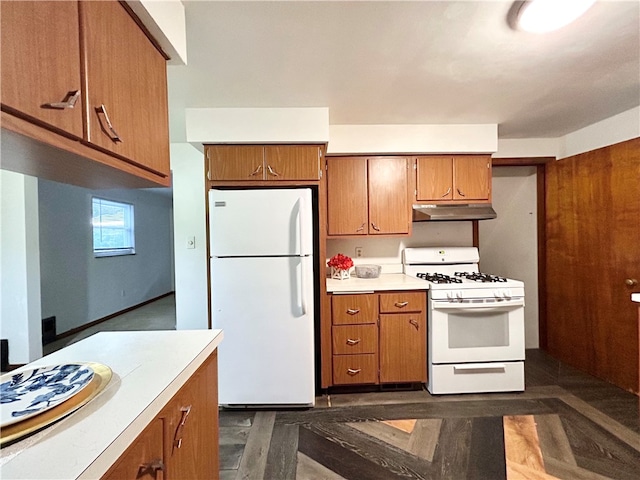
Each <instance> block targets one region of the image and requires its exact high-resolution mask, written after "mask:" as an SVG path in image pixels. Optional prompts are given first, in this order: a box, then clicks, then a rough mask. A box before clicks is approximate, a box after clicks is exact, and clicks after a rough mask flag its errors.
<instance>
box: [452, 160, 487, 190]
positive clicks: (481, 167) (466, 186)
mask: <svg viewBox="0 0 640 480" xmlns="http://www.w3.org/2000/svg"><path fill="white" fill-rule="evenodd" d="M490 179H491V158H490V157H489V156H486V155H483V156H464V157H455V158H454V160H453V187H454V188H453V198H454V200H468V201H476V200H488V199H489V194H490V192H489V185H491V181H490Z"/></svg>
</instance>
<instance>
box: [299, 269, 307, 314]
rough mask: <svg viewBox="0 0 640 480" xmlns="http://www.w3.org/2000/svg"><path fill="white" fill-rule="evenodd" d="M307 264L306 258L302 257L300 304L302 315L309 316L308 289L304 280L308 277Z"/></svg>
mask: <svg viewBox="0 0 640 480" xmlns="http://www.w3.org/2000/svg"><path fill="white" fill-rule="evenodd" d="M306 263H307V262H305V258H304V257H300V303H301V307H302V315H303V316H305V317H306V316H307V289H306V288H305V287H306V285H305V282H304V279H305V277H306V275H307V269H306Z"/></svg>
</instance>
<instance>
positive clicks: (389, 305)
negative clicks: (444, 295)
mask: <svg viewBox="0 0 640 480" xmlns="http://www.w3.org/2000/svg"><path fill="white" fill-rule="evenodd" d="M426 296H427V295H426V293H423V292H397V293H381V294H380V313H396V312H399V313H404V312H422V311H424V309H425V303H426Z"/></svg>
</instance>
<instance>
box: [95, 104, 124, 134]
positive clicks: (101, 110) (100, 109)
mask: <svg viewBox="0 0 640 480" xmlns="http://www.w3.org/2000/svg"><path fill="white" fill-rule="evenodd" d="M96 111H97V112H98V114H100V113H102V114H103V115H104V119H105V121H106V122H107V129H108V133H110V137H111V140H113V141H114V142H122V139H121V138H120V135H118V132H116V130H115V129H114V128H113V125H112V124H111V120H109V115H108V114H107V107H105V106H104V104H102V105H100V106H99V107H98V108H96Z"/></svg>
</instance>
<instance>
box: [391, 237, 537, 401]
mask: <svg viewBox="0 0 640 480" xmlns="http://www.w3.org/2000/svg"><path fill="white" fill-rule="evenodd" d="M478 261H479V254H478V249H477V248H475V247H425V248H407V249H405V250H404V258H403V268H404V273H405V274H407V275H410V276H414V277H418V278H423V279H424V280H425V281H428V282H429V294H428V308H427V312H428V313H427V324H428V329H427V334H428V337H427V356H428V365H427V369H428V384H427V389H428V390H429V392H430V393H432V394H445V393H477V392H504V391H522V390H524V344H525V342H524V283H523V282H521V281H519V280H512V279H509V278H504V277H498V276H495V275H489V274H483V273H479V270H478Z"/></svg>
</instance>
